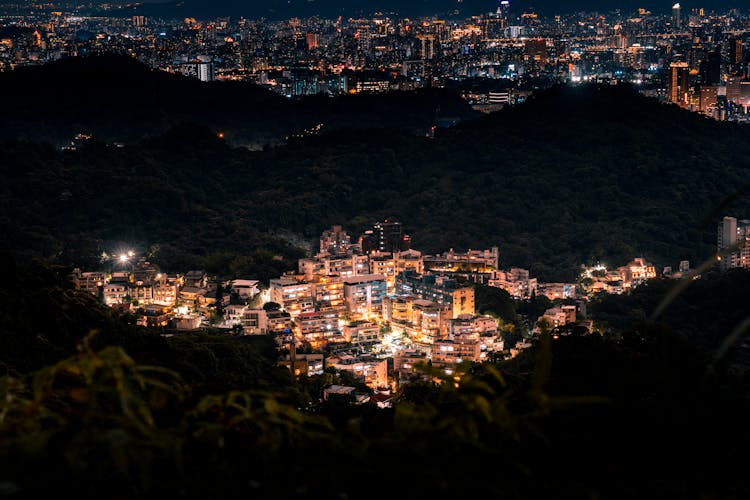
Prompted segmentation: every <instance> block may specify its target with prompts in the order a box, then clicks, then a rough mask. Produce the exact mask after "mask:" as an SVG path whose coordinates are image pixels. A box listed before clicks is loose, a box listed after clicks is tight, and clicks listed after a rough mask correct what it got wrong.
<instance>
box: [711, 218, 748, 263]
mask: <svg viewBox="0 0 750 500" xmlns="http://www.w3.org/2000/svg"><path fill="white" fill-rule="evenodd" d="M716 246H717V249H718V251H719V252H720V253H721V252H726V255H721V256H720V260H719V268H720V269H721V270H722V271H727V270H729V269H732V268H735V267H743V268H745V269H750V220H747V219H742V220H737V219H736V218H735V217H729V216H726V217H724V219H722V221H721V222H719V226H718V229H717V240H716Z"/></svg>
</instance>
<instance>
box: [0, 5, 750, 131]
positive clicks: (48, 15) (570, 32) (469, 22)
mask: <svg viewBox="0 0 750 500" xmlns="http://www.w3.org/2000/svg"><path fill="white" fill-rule="evenodd" d="M489 5H496V6H497V9H496V10H492V11H490V12H487V13H485V14H482V15H475V16H470V17H467V18H465V19H460V20H459V19H455V18H453V17H451V18H438V17H435V16H432V17H428V18H420V19H409V18H403V17H397V16H396V15H394V14H385V13H383V14H374V15H372V16H369V17H362V18H343V17H338V18H334V19H323V18H319V17H312V18H292V19H287V20H283V21H267V20H253V19H245V18H234V17H231V18H230V17H222V18H216V19H196V18H182V19H171V18H163V17H156V16H149V15H142V14H138V15H129V14H127V13H126V11H127V9H123V8H121V6H120V7H111V6H107V5H104V6H97V8H92V7H91V6H88V7H61V6H59V5H53V4H46V5H34V6H17V5H4V6H0V71H10V70H13V69H15V68H18V67H22V66H27V65H35V64H43V63H45V62H48V61H54V60H59V59H63V58H67V57H75V56H85V55H89V54H100V53H112V52H114V53H120V54H129V55H131V56H133V57H135V58H137V59H138V60H140V61H143V62H144V63H146V64H148V65H149V66H151V67H152V68H158V69H161V70H164V71H168V72H172V73H181V74H185V75H188V76H192V77H195V78H198V79H200V80H203V81H206V82H209V81H214V80H239V81H246V82H252V83H254V84H258V85H261V86H264V87H266V88H268V89H271V90H273V91H275V92H277V93H279V94H281V95H284V96H286V97H288V98H296V97H299V96H305V95H313V94H325V95H330V96H335V95H341V94H355V93H378V92H388V91H394V90H412V89H416V88H423V87H439V88H452V89H455V90H457V91H458V92H459V93H460V94H461V95H462V96H463V97H464V98H465V99H466V100H467V101H469V102H470V103H471V104H472V105H473V106H474V107H475V108H476V109H478V110H481V111H485V112H491V111H495V110H498V109H500V108H502V107H503V106H506V105H513V104H516V103H519V102H522V101H523V100H525V99H526V98H527V97H528V96H529V95H530V94H532V93H533V92H534V91H535V90H538V89H541V88H546V87H549V86H551V85H553V84H556V83H568V84H572V85H576V84H581V83H585V82H605V83H606V82H611V83H616V82H628V83H630V84H632V85H634V86H635V87H636V88H638V89H639V90H640V91H641V92H642V93H643V94H645V95H648V96H652V97H655V98H658V99H660V100H662V101H665V102H671V103H674V104H676V105H678V106H681V107H683V108H685V109H689V110H692V111H695V112H699V113H702V114H704V115H706V116H709V117H712V118H714V119H717V120H722V121H725V120H727V121H738V122H745V121H747V120H748V108H749V107H750V79H748V65H749V62H750V57H749V54H750V50H748V48H749V43H750V12H749V11H747V10H744V11H740V10H736V9H735V10H730V11H727V12H714V11H710V10H708V9H703V8H691V9H689V10H688V9H684V8H682V7H681V5H680V4H679V3H678V4H674V5H673V6H672V8H671V13H669V14H662V13H652V12H650V11H649V10H647V9H644V8H641V9H638V10H636V11H634V12H624V11H614V12H608V13H601V14H590V13H589V14H587V13H576V14H567V15H557V16H554V17H544V16H541V15H538V14H537V13H535V12H517V10H518V9H515V8H514V6H513V5H512V2H508V1H503V2H497V3H494V4H492V3H489ZM124 12H125V13H124ZM134 12H137V11H134Z"/></svg>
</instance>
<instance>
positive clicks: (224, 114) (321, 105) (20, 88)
mask: <svg viewBox="0 0 750 500" xmlns="http://www.w3.org/2000/svg"><path fill="white" fill-rule="evenodd" d="M0 91H2V92H3V94H4V95H12V96H13V99H11V100H7V101H6V102H5V103H4V109H3V111H4V113H6V116H11V117H13V119H12V120H4V121H3V122H2V123H0V137H6V138H18V139H30V140H49V141H52V142H54V143H58V144H63V143H66V142H67V141H69V140H70V139H71V138H72V137H73V136H74V135H75V134H78V133H84V134H93V135H95V136H96V137H97V138H99V139H101V140H104V141H133V140H137V139H140V138H142V137H144V136H148V135H155V134H160V133H163V132H165V131H166V130H168V129H169V128H171V127H174V126H176V125H180V124H183V123H200V124H203V125H206V126H209V127H211V128H212V129H213V130H214V131H216V132H219V131H220V132H222V133H224V135H225V137H226V138H227V139H228V140H230V141H231V142H232V143H233V144H237V145H249V146H252V147H254V148H260V147H262V146H263V145H265V144H269V143H270V144H276V143H280V142H283V141H284V140H285V138H286V136H288V135H292V134H297V133H300V132H302V131H304V130H306V129H310V128H312V127H315V126H316V125H318V124H323V125H324V126H325V127H326V128H327V129H331V130H336V129H338V128H340V127H358V128H362V127H380V126H390V127H393V128H400V129H403V130H406V131H410V132H418V133H424V132H425V131H427V130H428V129H429V128H430V126H431V125H432V124H433V123H434V121H435V116H436V110H437V109H441V110H442V112H443V113H444V114H448V115H449V116H455V117H459V118H471V117H474V116H476V114H477V113H476V112H474V111H473V110H472V109H471V108H470V106H468V105H467V104H466V103H465V102H463V101H462V100H461V99H460V98H459V97H458V95H456V94H455V93H454V92H450V91H443V90H440V89H434V90H423V91H414V92H394V93H392V94H387V95H372V96H369V95H362V96H343V97H338V98H327V97H323V96H311V97H309V98H305V99H300V100H296V101H290V100H287V99H285V98H284V97H282V96H280V95H278V94H276V93H274V92H271V91H269V90H267V89H264V88H262V87H260V86H257V85H254V84H250V83H245V82H235V81H216V82H210V83H206V82H201V81H199V80H198V79H196V78H189V77H185V76H182V75H177V74H171V73H167V72H164V71H157V70H151V69H150V68H148V67H147V66H146V65H144V64H142V63H140V62H138V61H137V60H135V59H133V58H131V57H129V56H122V55H113V54H107V55H95V56H89V57H80V58H69V59H64V60H60V61H56V62H52V63H49V64H46V65H43V66H34V67H23V68H19V69H17V70H16V71H12V72H8V73H3V74H0Z"/></svg>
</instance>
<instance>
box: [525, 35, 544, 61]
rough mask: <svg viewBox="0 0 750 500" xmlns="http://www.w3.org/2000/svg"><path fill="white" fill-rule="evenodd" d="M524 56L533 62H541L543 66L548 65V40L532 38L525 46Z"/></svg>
mask: <svg viewBox="0 0 750 500" xmlns="http://www.w3.org/2000/svg"><path fill="white" fill-rule="evenodd" d="M524 54H525V55H527V56H529V58H530V59H531V60H535V61H539V63H540V64H541V65H545V64H547V40H545V39H544V38H530V39H528V40H526V43H525V44H524Z"/></svg>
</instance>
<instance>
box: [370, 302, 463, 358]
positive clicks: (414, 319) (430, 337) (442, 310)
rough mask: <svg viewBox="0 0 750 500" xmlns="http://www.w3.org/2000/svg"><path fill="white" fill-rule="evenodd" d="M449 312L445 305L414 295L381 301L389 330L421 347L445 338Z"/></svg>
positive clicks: (449, 316)
mask: <svg viewBox="0 0 750 500" xmlns="http://www.w3.org/2000/svg"><path fill="white" fill-rule="evenodd" d="M451 312H452V311H451V310H450V308H449V307H448V306H447V305H445V304H439V303H438V302H434V301H431V300H425V299H422V298H419V297H417V296H414V295H406V296H404V295H400V296H388V297H386V298H385V299H383V318H384V319H385V320H386V321H389V322H390V323H391V328H393V329H394V330H395V331H401V332H403V333H405V334H406V335H408V336H409V337H410V338H411V339H412V340H413V341H414V342H416V343H417V344H420V345H423V346H426V345H430V344H432V343H433V342H434V341H436V340H440V339H443V338H446V337H447V335H448V320H449V319H450V318H451V316H452V315H451Z"/></svg>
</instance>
